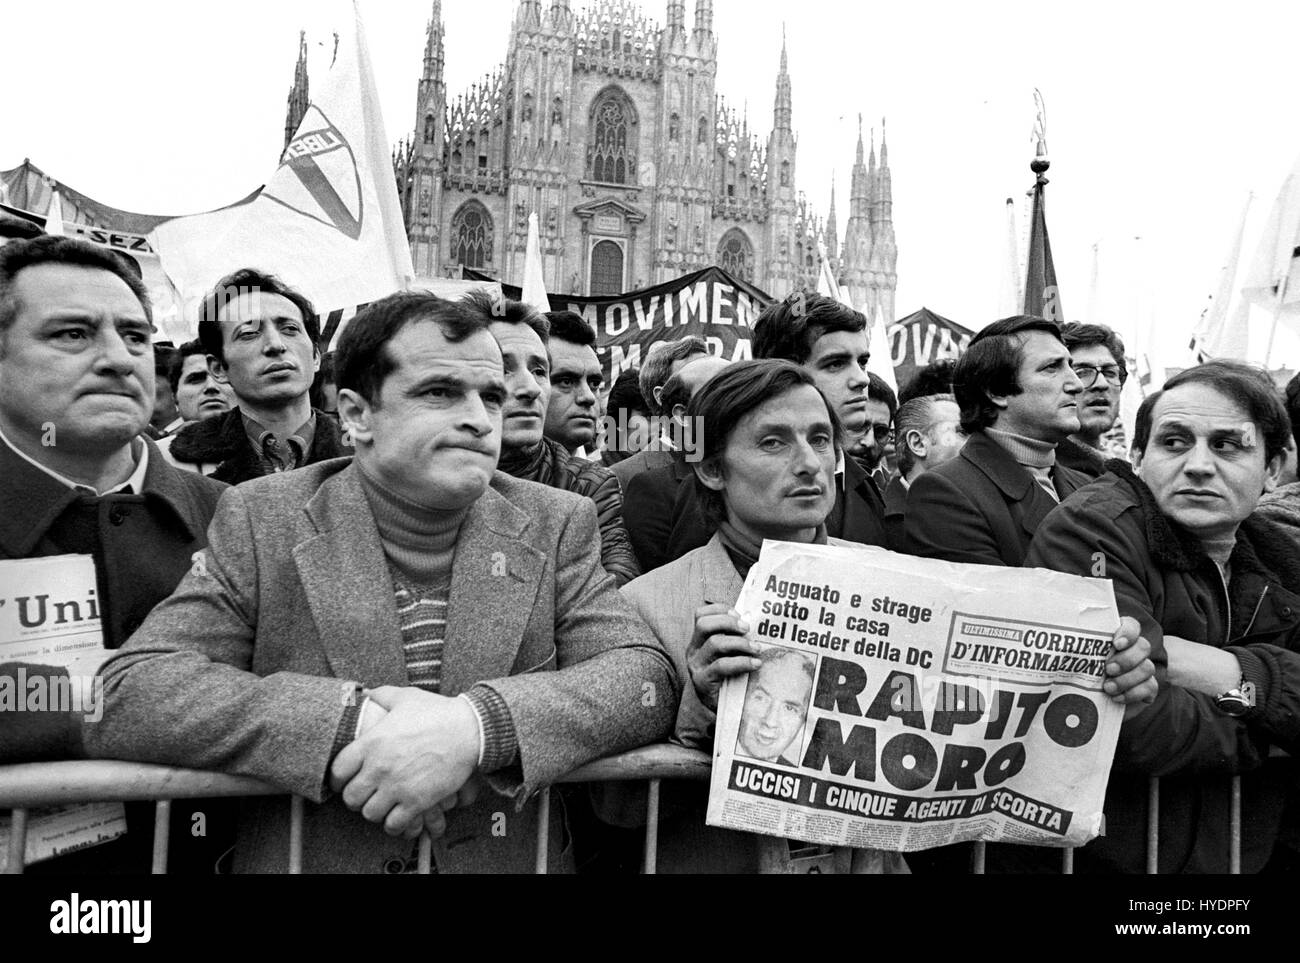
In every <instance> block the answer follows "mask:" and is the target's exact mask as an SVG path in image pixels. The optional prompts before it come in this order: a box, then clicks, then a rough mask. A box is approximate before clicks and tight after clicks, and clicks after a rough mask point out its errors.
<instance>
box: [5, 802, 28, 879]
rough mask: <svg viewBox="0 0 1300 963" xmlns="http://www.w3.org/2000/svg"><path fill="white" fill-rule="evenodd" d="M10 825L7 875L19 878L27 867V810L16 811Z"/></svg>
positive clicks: (6, 864) (6, 865)
mask: <svg viewBox="0 0 1300 963" xmlns="http://www.w3.org/2000/svg"><path fill="white" fill-rule="evenodd" d="M12 815H13V819H12V821H11V822H10V824H9V856H8V861H7V862H6V863H5V875H13V876H18V875H20V874H21V873H22V871H23V868H24V867H25V866H26V865H27V810H26V809H15V810H14V811H13V814H12Z"/></svg>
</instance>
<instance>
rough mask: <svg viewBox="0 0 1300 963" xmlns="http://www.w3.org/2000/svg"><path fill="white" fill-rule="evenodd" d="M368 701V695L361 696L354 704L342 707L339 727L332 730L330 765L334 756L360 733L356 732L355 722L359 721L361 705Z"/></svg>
mask: <svg viewBox="0 0 1300 963" xmlns="http://www.w3.org/2000/svg"><path fill="white" fill-rule="evenodd" d="M369 701H370V697H369V696H362V697H361V698H360V699H358V700H356V704H355V705H349V706H344V707H343V718H341V719H339V727H338V729H337V730H335V732H334V744H333V745H332V746H330V757H329V764H330V765H333V763H334V757H335V756H337V755H338V754H339V753H340V752H342V751H343V750H344V749H346V748H347V747H348V746H349V745H350V744H351V743H352V742H353V741H355V740H356V738H357V736H359V735H360V734H361V733H359V732H357V723H359V722H360V721H361V708H362V706H364V705H365V704H366V703H367V702H369Z"/></svg>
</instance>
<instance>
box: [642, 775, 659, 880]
mask: <svg viewBox="0 0 1300 963" xmlns="http://www.w3.org/2000/svg"><path fill="white" fill-rule="evenodd" d="M658 863H659V780H658V779H651V780H650V791H649V792H648V793H647V795H646V804H645V875H647V876H653V875H655V874H656V873H657V872H658V871H659V870H658Z"/></svg>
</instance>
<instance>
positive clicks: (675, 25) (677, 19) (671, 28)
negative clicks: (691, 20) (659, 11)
mask: <svg viewBox="0 0 1300 963" xmlns="http://www.w3.org/2000/svg"><path fill="white" fill-rule="evenodd" d="M664 26H665V28H667V31H668V33H669V34H670V35H671V34H675V33H679V32H683V33H684V32H685V30H686V0H668V14H667V16H666V17H665V18H664Z"/></svg>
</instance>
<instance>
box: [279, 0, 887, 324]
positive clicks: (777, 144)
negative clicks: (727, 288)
mask: <svg viewBox="0 0 1300 963" xmlns="http://www.w3.org/2000/svg"><path fill="white" fill-rule="evenodd" d="M444 40H445V38H444V28H443V24H442V20H441V3H440V0H434V2H433V15H432V18H431V20H430V22H429V27H428V39H427V43H426V45H425V51H424V69H423V72H422V74H421V77H420V81H419V89H418V99H417V107H416V117H415V130H414V132H413V134H412V135H411V136H410V137H408V138H406V139H405V140H403V142H402V143H400V144H399V145H398V148H397V150H396V152H395V156H394V168H395V173H396V176H397V185H398V195H399V197H400V198H401V202H402V209H403V213H404V215H405V219H406V229H407V234H408V237H409V239H410V244H411V257H412V260H413V261H414V263H415V271H416V274H417V275H419V276H424V277H439V276H441V277H446V276H453V277H459V276H460V270H461V266H462V265H465V266H467V267H471V268H474V269H475V270H478V271H482V272H484V273H487V274H491V275H493V276H494V277H499V278H501V279H503V280H505V281H507V282H513V283H519V282H520V281H521V280H522V278H523V259H524V250H525V244H526V238H527V226H528V215H529V212H531V211H536V212H537V214H538V220H539V226H540V230H541V245H542V259H543V265H544V270H545V279H546V285H547V289H548V290H549V291H552V292H555V293H567V294H592V295H602V294H619V293H622V292H624V291H630V290H633V289H635V288H640V287H645V286H647V285H651V284H658V283H660V282H663V281H668V280H671V279H673V278H676V277H679V276H680V275H683V274H686V273H689V272H691V271H696V270H699V269H701V268H704V267H707V266H709V265H712V264H717V265H719V266H721V267H722V268H723V269H724V270H726V271H728V272H729V273H730V274H732V275H733V276H735V277H737V278H741V279H743V280H746V281H749V282H751V283H752V284H754V285H756V286H758V287H759V288H761V289H762V290H764V291H766V292H767V293H769V294H771V295H773V296H776V297H783V296H785V295H787V294H789V293H790V292H792V291H795V290H798V289H800V288H804V289H807V290H815V289H816V287H817V276H818V273H819V271H820V267H821V265H820V260H819V258H820V255H819V253H818V250H819V248H818V242H821V244H823V245H824V247H825V250H826V252H827V256H828V257H829V259H830V262H831V267H832V270H833V272H834V274H835V276H836V277H837V278H838V279H839V281H840V283H841V285H842V286H843V288H844V289H845V290H846V292H847V294H848V296H849V297H850V298H851V299H852V301H853V304H854V306H855V307H857V308H859V309H860V310H862V311H864V312H866V313H868V317H875V316H877V315H876V312H877V311H878V312H879V316H883V318H884V320H885V321H886V322H889V321H893V320H894V290H895V287H896V285H897V275H896V273H895V266H896V263H897V257H898V251H897V247H896V245H895V242H894V227H893V218H892V213H891V207H892V200H891V187H890V173H889V160H888V149H887V147H886V146H885V143H884V141H883V139H882V142H881V146H880V163H879V165H877V162H876V150H875V144H874V138H873V142H872V144H871V150H870V158H869V160H867V161H864V159H863V144H862V135H861V125H860V124H859V134H858V146H857V157H856V163H855V164H854V166H853V176H852V191H851V195H850V200H849V205H850V206H849V218H848V223H847V225H846V230H845V234H844V237H843V242H842V243H841V240H840V237H839V234H838V228H837V225H836V215H835V200H834V193H833V188H832V196H831V205H830V209H829V210H828V211H827V212H826V216H825V218H822V217H820V216H818V215H817V214H816V213H814V211H813V210H812V208H811V207H810V205H809V204H808V202H807V200H806V199H805V197H804V195H803V193H802V192H800V191H799V190H798V189H797V187H796V185H797V180H796V175H797V171H798V166H797V165H798V139H797V137H796V136H795V133H794V129H793V127H792V122H793V117H794V110H793V96H792V89H791V82H790V74H789V72H788V70H787V66H786V52H785V47H784V43H783V44H782V49H781V57H780V66H779V69H778V72H777V78H776V92H775V98H774V105H773V111H772V129H771V132H770V133H769V134H768V135H767V137H766V139H764V138H762V137H760V136H759V135H758V134H757V133H753V132H751V131H750V129H749V124H748V121H747V119H741V118H740V117H738V116H737V114H736V112H735V110H734V109H731V108H729V107H728V106H727V105H726V102H725V100H724V99H723V98H722V97H721V96H719V94H718V92H717V91H716V90H715V89H714V79H715V78H716V76H717V68H718V38H717V37H716V36H715V34H714V32H713V3H712V0H695V9H694V23H693V25H692V26H691V27H689V28H688V27H687V23H686V4H685V2H684V0H667V8H666V18H665V22H664V25H663V26H662V27H660V26H659V25H658V24H657V23H655V22H653V21H651V20H650V19H648V18H647V17H646V16H645V15H644V14H643V13H642V12H641V10H640V9H638V8H637V7H636V6H635V5H634V4H633V3H632V2H630V0H596V2H595V3H594V4H592V5H590V6H589V7H587V8H585V9H582V10H579V11H576V12H575V11H574V10H572V9H571V8H570V4H569V2H568V0H551V3H550V6H549V7H548V8H547V9H545V10H543V9H542V4H541V3H540V0H522V2H521V3H520V4H519V8H518V11H517V13H516V15H515V19H514V23H513V25H512V27H511V33H510V41H509V46H508V48H507V51H506V56H505V63H504V64H503V65H501V66H499V67H497V68H496V69H495V70H494V71H492V72H491V73H489V74H487V75H486V76H485V77H484V78H483V79H482V81H480V82H479V83H477V84H474V85H473V86H471V87H470V89H469V90H468V91H466V92H464V93H462V94H460V95H459V96H457V97H455V98H454V99H449V97H448V94H447V88H446V84H445V83H444V80H443V70H444V64H445V54H444ZM300 67H301V68H302V69H300V71H299V73H298V76H297V77H296V82H295V85H294V91H292V92H291V93H290V113H291V114H292V112H293V109H294V104H295V98H296V100H297V101H300V102H301V103H302V104H303V105H305V103H306V91H305V85H306V72H305V65H303V64H300ZM291 120H292V117H291Z"/></svg>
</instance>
